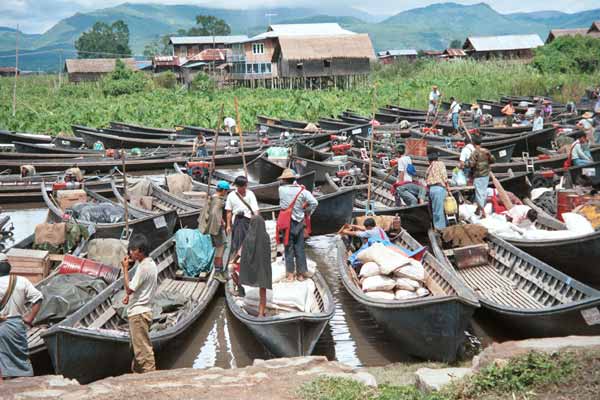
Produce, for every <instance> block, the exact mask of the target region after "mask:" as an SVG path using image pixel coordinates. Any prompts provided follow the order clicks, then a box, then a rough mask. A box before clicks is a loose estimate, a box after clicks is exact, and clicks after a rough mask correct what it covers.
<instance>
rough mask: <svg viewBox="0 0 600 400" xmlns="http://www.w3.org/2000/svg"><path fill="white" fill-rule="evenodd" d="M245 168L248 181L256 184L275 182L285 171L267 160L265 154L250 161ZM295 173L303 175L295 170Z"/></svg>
mask: <svg viewBox="0 0 600 400" xmlns="http://www.w3.org/2000/svg"><path fill="white" fill-rule="evenodd" d="M246 168H247V170H248V180H249V181H252V182H257V183H271V182H275V181H276V180H277V178H279V177H280V176H281V174H282V173H283V170H284V169H285V168H284V167H282V166H281V165H279V164H276V163H274V162H273V161H271V160H269V159H268V157H267V156H266V154H265V155H262V156H260V157H257V158H255V159H254V160H252V161H250V162H249V163H248V164H246ZM296 173H299V174H303V172H301V171H298V170H296Z"/></svg>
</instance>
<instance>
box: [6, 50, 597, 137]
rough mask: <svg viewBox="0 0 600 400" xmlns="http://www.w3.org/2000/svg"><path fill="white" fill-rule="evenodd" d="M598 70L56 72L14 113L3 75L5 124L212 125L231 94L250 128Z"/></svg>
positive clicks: (418, 67) (20, 96)
mask: <svg viewBox="0 0 600 400" xmlns="http://www.w3.org/2000/svg"><path fill="white" fill-rule="evenodd" d="M599 82H600V74H590V75H568V74H553V75H544V74H541V73H539V72H537V71H536V70H535V69H533V68H531V67H529V66H527V65H524V64H520V63H511V62H505V61H490V62H476V61H472V60H464V61H460V62H443V63H436V62H431V61H429V62H427V61H425V62H422V61H419V62H417V63H414V64H408V63H400V64H397V65H392V66H385V67H377V68H376V69H375V70H374V72H373V73H372V74H371V84H370V85H369V86H368V87H362V88H356V89H354V90H350V91H341V90H328V91H302V90H268V89H226V90H211V91H205V92H201V91H187V90H185V89H181V88H164V87H160V86H164V85H160V86H159V85H156V84H154V85H152V84H151V85H150V89H148V90H146V91H144V92H141V93H136V94H131V95H122V96H118V97H111V96H105V95H104V94H103V91H102V84H101V83H100V82H94V83H84V84H78V85H73V84H69V83H64V82H63V84H62V85H61V86H60V87H59V85H58V77H57V76H52V75H50V76H32V77H21V78H19V80H18V87H17V100H18V101H17V114H16V116H15V117H14V118H13V117H12V85H13V80H12V79H11V78H0V129H10V130H18V131H29V132H41V133H50V134H56V133H58V132H70V125H71V124H83V125H90V126H105V125H107V124H108V122H109V121H112V120H122V121H128V122H134V123H140V124H145V125H150V126H161V127H172V126H174V125H177V124H185V125H199V126H208V127H214V126H216V124H217V121H216V119H217V115H218V113H219V109H220V107H221V104H224V105H225V113H226V115H234V107H233V98H234V96H237V97H238V99H239V103H240V114H241V120H242V126H243V127H244V128H245V129H251V128H252V127H253V125H254V123H255V122H256V116H257V115H260V114H265V115H270V116H275V117H281V118H288V119H301V120H308V121H315V120H316V119H318V118H319V117H320V116H331V115H334V116H335V115H337V114H338V113H340V112H341V111H343V110H345V109H352V110H355V111H357V112H360V113H363V114H370V113H371V112H372V109H373V99H374V97H373V95H374V89H373V87H376V89H375V90H376V96H375V103H376V105H377V106H382V105H385V104H390V103H393V104H401V105H404V106H407V107H415V108H424V107H425V106H426V103H427V95H428V93H429V91H430V88H431V85H433V84H437V85H438V86H439V87H440V89H441V90H442V92H443V94H444V97H445V98H446V99H447V98H449V97H450V96H454V97H456V98H457V99H458V100H459V101H463V102H472V101H474V100H476V99H491V100H494V99H498V98H499V97H500V96H502V95H509V94H510V95H532V94H535V95H552V96H554V97H555V98H556V99H557V100H559V101H566V100H571V99H576V97H577V96H580V95H582V94H583V91H584V89H585V88H586V87H587V86H589V85H591V84H598V83H599Z"/></svg>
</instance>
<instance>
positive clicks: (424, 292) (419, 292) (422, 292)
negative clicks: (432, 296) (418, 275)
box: [416, 288, 429, 297]
mask: <svg viewBox="0 0 600 400" xmlns="http://www.w3.org/2000/svg"><path fill="white" fill-rule="evenodd" d="M416 293H417V296H418V297H425V296H429V290H427V289H425V288H418V289H417V292H416Z"/></svg>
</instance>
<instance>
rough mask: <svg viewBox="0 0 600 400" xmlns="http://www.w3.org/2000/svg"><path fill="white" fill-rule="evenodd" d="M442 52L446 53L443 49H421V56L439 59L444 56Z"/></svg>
mask: <svg viewBox="0 0 600 400" xmlns="http://www.w3.org/2000/svg"><path fill="white" fill-rule="evenodd" d="M442 54H444V52H443V51H441V50H421V51H420V52H419V55H420V56H421V57H425V58H434V59H439V58H440V57H441V56H442Z"/></svg>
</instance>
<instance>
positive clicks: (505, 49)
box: [463, 34, 544, 60]
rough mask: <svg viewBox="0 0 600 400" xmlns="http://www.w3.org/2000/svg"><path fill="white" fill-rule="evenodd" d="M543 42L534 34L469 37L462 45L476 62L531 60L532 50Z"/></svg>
mask: <svg viewBox="0 0 600 400" xmlns="http://www.w3.org/2000/svg"><path fill="white" fill-rule="evenodd" d="M543 45H544V42H542V39H540V37H539V36H538V35H536V34H533V35H504V36H470V37H468V38H467V40H466V41H465V44H464V45H463V50H464V51H465V53H467V54H468V55H469V56H471V57H473V58H475V59H478V60H489V59H494V58H504V59H521V60H527V59H531V58H533V50H534V49H535V48H537V47H540V46H543Z"/></svg>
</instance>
